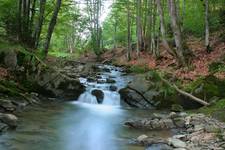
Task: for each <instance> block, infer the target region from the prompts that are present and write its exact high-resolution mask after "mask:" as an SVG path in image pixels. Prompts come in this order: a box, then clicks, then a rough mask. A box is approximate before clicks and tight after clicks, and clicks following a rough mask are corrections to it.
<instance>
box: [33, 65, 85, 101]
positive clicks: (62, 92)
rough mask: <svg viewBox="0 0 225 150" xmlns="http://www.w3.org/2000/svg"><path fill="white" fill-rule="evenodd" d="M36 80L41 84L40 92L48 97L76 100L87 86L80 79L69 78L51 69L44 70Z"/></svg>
mask: <svg viewBox="0 0 225 150" xmlns="http://www.w3.org/2000/svg"><path fill="white" fill-rule="evenodd" d="M31 80H32V79H31ZM36 81H37V84H38V85H39V87H38V89H37V90H38V93H40V94H42V95H45V96H48V97H56V98H61V99H64V100H76V99H77V98H78V97H79V96H80V95H81V94H82V93H83V92H84V91H85V86H84V85H82V84H81V83H80V81H79V80H78V79H74V78H69V77H67V76H65V75H62V74H58V73H56V72H55V71H54V70H50V69H49V70H46V71H43V72H42V73H41V74H40V75H39V76H38V78H37V79H36Z"/></svg>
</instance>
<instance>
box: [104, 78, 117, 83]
mask: <svg viewBox="0 0 225 150" xmlns="http://www.w3.org/2000/svg"><path fill="white" fill-rule="evenodd" d="M106 83H116V81H115V80H113V79H110V78H107V79H106Z"/></svg>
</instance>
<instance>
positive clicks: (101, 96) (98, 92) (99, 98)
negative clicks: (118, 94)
mask: <svg viewBox="0 0 225 150" xmlns="http://www.w3.org/2000/svg"><path fill="white" fill-rule="evenodd" d="M91 94H92V95H94V96H95V97H96V99H97V101H98V103H99V104H102V102H103V99H104V93H103V92H102V91H101V90H97V89H95V90H93V91H91Z"/></svg>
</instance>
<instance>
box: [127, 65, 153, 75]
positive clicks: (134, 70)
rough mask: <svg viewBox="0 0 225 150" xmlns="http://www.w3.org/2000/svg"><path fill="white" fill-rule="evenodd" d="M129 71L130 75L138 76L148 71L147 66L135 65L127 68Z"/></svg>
mask: <svg viewBox="0 0 225 150" xmlns="http://www.w3.org/2000/svg"><path fill="white" fill-rule="evenodd" d="M129 71H130V72H132V73H138V74H142V73H146V72H148V71H149V68H148V67H147V66H137V65H133V66H131V67H130V68H129Z"/></svg>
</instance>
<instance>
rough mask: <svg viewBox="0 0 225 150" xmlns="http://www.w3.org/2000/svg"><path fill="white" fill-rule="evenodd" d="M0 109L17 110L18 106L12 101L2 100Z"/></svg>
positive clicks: (0, 100)
mask: <svg viewBox="0 0 225 150" xmlns="http://www.w3.org/2000/svg"><path fill="white" fill-rule="evenodd" d="M0 107H3V108H4V110H6V111H14V110H16V106H15V105H14V104H13V103H12V102H11V101H10V100H4V99H0Z"/></svg>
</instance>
